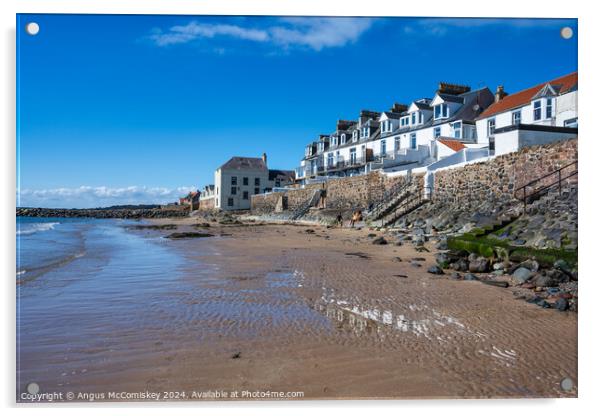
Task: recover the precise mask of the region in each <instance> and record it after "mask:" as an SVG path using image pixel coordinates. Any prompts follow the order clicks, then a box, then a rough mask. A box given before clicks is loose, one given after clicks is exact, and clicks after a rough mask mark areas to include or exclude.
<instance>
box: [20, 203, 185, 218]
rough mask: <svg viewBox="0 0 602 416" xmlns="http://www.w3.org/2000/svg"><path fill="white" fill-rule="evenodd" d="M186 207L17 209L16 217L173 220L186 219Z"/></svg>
mask: <svg viewBox="0 0 602 416" xmlns="http://www.w3.org/2000/svg"><path fill="white" fill-rule="evenodd" d="M189 214H190V209H189V208H187V207H178V208H172V207H169V208H163V207H160V206H144V207H135V206H134V207H109V208H94V209H63V208H17V216H18V217H57V218H59V217H60V218H123V219H141V218H174V217H187V216H188V215H189Z"/></svg>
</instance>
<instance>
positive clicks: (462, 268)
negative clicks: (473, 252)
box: [450, 259, 468, 272]
mask: <svg viewBox="0 0 602 416" xmlns="http://www.w3.org/2000/svg"><path fill="white" fill-rule="evenodd" d="M450 267H451V268H452V269H453V270H456V271H458V272H466V271H468V262H467V261H466V260H464V259H460V260H458V261H455V262H453V263H452V264H450Z"/></svg>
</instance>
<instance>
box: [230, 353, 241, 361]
mask: <svg viewBox="0 0 602 416" xmlns="http://www.w3.org/2000/svg"><path fill="white" fill-rule="evenodd" d="M238 358H240V352H237V353H234V354H232V359H233V360H236V359H238Z"/></svg>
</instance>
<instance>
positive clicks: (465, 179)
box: [434, 139, 578, 203]
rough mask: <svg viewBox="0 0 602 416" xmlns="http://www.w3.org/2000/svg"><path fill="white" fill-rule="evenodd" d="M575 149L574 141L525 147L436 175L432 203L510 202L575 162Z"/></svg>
mask: <svg viewBox="0 0 602 416" xmlns="http://www.w3.org/2000/svg"><path fill="white" fill-rule="evenodd" d="M577 147H578V146H577V139H572V140H566V141H561V142H556V143H551V144H547V145H542V146H533V147H525V148H523V149H521V150H520V151H518V152H514V153H508V154H506V155H502V156H498V157H496V158H495V159H493V160H490V161H487V162H482V163H476V164H472V165H467V166H463V167H460V168H455V169H448V170H443V171H439V172H436V173H435V181H434V190H435V192H434V199H435V200H436V201H443V202H446V203H455V202H458V201H471V200H491V199H500V198H501V199H505V198H513V193H514V191H515V190H516V189H518V188H519V187H521V186H523V185H525V184H527V183H528V182H530V181H532V180H534V179H537V178H540V177H542V176H544V175H546V174H547V173H550V172H553V171H555V170H557V169H559V168H561V167H563V166H565V165H568V164H570V163H572V162H574V161H576V160H577ZM571 169H572V168H571ZM568 171H569V169H567V173H568ZM563 174H564V173H563ZM554 179H555V178H550V181H553V180H554Z"/></svg>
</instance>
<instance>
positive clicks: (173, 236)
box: [165, 231, 213, 239]
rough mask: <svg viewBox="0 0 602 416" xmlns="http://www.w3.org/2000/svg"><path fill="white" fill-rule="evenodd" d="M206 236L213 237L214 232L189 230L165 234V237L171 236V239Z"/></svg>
mask: <svg viewBox="0 0 602 416" xmlns="http://www.w3.org/2000/svg"><path fill="white" fill-rule="evenodd" d="M204 237H213V234H209V233H197V232H194V231H188V232H183V233H171V234H169V235H166V236H165V238H170V239H182V238H204Z"/></svg>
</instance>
